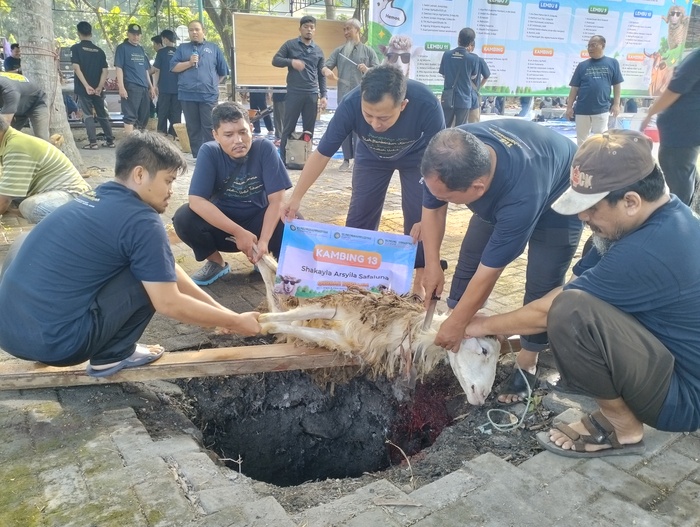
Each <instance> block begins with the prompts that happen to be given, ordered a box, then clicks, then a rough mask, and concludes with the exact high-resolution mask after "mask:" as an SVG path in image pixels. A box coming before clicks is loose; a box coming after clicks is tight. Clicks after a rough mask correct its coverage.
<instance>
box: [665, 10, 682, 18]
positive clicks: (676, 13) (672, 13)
mask: <svg viewBox="0 0 700 527" xmlns="http://www.w3.org/2000/svg"><path fill="white" fill-rule="evenodd" d="M668 16H669V17H671V16H683V13H682V12H681V11H671V12H670V13H669V14H668Z"/></svg>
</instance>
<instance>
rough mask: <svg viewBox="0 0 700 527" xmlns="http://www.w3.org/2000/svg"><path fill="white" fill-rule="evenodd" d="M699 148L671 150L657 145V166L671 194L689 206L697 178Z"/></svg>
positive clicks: (690, 147)
mask: <svg viewBox="0 0 700 527" xmlns="http://www.w3.org/2000/svg"><path fill="white" fill-rule="evenodd" d="M699 154H700V146H689V147H686V148H673V147H668V146H664V145H663V143H662V144H660V145H659V166H661V170H662V171H663V173H664V177H665V178H666V184H667V185H668V188H669V189H671V193H672V194H675V195H676V196H678V199H680V200H681V201H682V202H683V203H685V204H686V205H690V203H691V202H692V201H693V194H695V185H696V180H697V177H698V169H697V165H696V163H697V161H698V155H699Z"/></svg>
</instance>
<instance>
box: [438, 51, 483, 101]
mask: <svg viewBox="0 0 700 527" xmlns="http://www.w3.org/2000/svg"><path fill="white" fill-rule="evenodd" d="M480 67H481V64H480V63H479V57H478V56H477V55H475V54H474V53H469V52H468V51H467V50H466V48H462V47H457V48H455V49H451V50H450V51H445V53H443V54H442V59H441V60H440V69H439V70H438V72H439V73H440V75H442V76H443V77H445V84H444V88H445V89H449V88H452V87H453V86H454V90H455V95H454V101H455V102H454V107H455V108H471V107H472V80H471V79H472V77H475V76H476V75H478V73H479V69H480Z"/></svg>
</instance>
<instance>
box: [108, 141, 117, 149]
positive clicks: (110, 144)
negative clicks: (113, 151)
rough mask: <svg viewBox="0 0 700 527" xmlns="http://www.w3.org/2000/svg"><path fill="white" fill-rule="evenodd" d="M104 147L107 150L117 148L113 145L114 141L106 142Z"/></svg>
mask: <svg viewBox="0 0 700 527" xmlns="http://www.w3.org/2000/svg"><path fill="white" fill-rule="evenodd" d="M105 146H106V147H107V148H116V147H117V145H115V144H114V141H107V142H106V143H105Z"/></svg>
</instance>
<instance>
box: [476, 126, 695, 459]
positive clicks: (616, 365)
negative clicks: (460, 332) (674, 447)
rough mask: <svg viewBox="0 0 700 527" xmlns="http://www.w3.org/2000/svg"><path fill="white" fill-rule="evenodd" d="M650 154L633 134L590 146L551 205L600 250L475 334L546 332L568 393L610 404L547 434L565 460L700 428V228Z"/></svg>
mask: <svg viewBox="0 0 700 527" xmlns="http://www.w3.org/2000/svg"><path fill="white" fill-rule="evenodd" d="M651 149H652V143H651V141H650V140H649V139H648V138H647V137H646V136H644V135H643V134H641V133H640V132H635V131H632V130H610V131H609V132H608V133H605V134H601V135H595V136H593V137H591V138H589V139H588V140H587V141H586V142H585V143H584V144H583V145H582V146H581V148H580V149H579V151H578V153H577V154H576V156H575V157H574V160H573V163H572V167H571V188H570V189H569V190H567V191H566V192H565V193H564V194H563V195H562V196H561V198H559V199H558V200H557V201H556V202H555V203H554V204H553V205H552V208H553V209H555V210H556V211H558V212H559V213H561V214H578V216H579V218H581V220H583V221H584V222H586V223H587V224H588V226H589V227H590V228H591V230H592V231H593V234H594V239H595V248H594V249H593V250H591V251H590V252H589V253H587V254H586V255H585V256H584V257H583V258H582V260H581V261H580V262H579V263H578V264H577V265H576V266H575V267H574V275H575V277H574V278H573V279H572V280H571V281H570V282H569V283H568V284H567V285H565V286H564V287H563V288H557V289H555V290H553V291H552V292H551V293H549V294H548V295H547V296H545V297H543V298H541V299H539V300H536V301H535V302H532V303H531V304H528V305H526V306H524V307H522V308H520V309H518V310H516V311H513V312H510V313H506V314H503V315H495V316H492V317H479V316H477V317H474V318H473V319H472V321H471V323H470V324H469V325H468V326H467V328H466V332H467V334H469V335H472V336H475V337H476V336H481V335H493V334H504V333H520V334H526V335H527V334H532V333H536V332H539V331H543V330H545V329H546V330H547V332H548V333H549V336H550V343H551V348H552V351H553V353H554V357H555V359H556V362H557V366H558V368H559V372H560V374H561V381H560V384H561V385H562V387H563V389H564V390H568V391H574V392H577V393H579V394H584V395H587V396H590V397H593V398H595V399H596V402H597V403H598V405H599V406H600V410H599V411H596V412H593V413H592V414H590V415H588V416H586V417H585V418H584V419H582V420H581V421H580V422H577V423H572V424H569V425H564V424H559V425H556V426H555V428H553V429H552V430H550V431H549V432H548V433H547V432H542V433H541V434H539V435H538V438H537V439H538V441H539V442H540V443H541V445H542V446H543V447H544V448H546V449H547V450H550V451H552V452H554V453H557V454H561V455H564V456H568V457H596V456H606V455H617V454H627V453H629V454H633V453H641V452H643V451H644V442H643V440H642V437H643V434H644V430H643V427H642V424H647V425H649V426H652V427H654V428H656V429H658V430H667V431H674V432H678V431H694V430H697V429H698V427H699V426H700V351H699V350H700V266H698V265H697V262H698V259H700V249H699V248H700V222H699V221H698V219H697V218H696V217H695V216H694V215H693V213H692V211H691V210H690V209H689V208H688V207H687V206H686V205H684V204H683V203H681V201H680V200H679V199H678V198H677V197H676V196H670V195H669V192H668V188H667V187H666V184H665V182H664V178H663V174H662V172H661V169H660V168H659V166H658V165H657V164H656V162H655V161H654V157H653V155H652V152H651Z"/></svg>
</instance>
